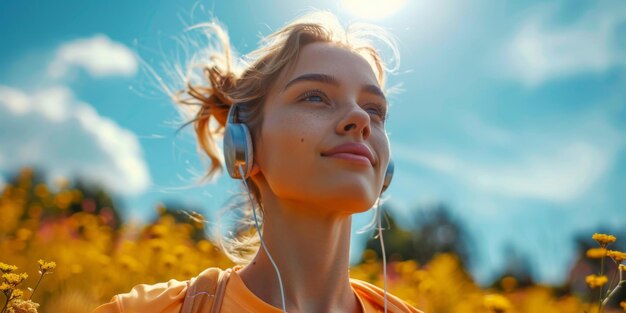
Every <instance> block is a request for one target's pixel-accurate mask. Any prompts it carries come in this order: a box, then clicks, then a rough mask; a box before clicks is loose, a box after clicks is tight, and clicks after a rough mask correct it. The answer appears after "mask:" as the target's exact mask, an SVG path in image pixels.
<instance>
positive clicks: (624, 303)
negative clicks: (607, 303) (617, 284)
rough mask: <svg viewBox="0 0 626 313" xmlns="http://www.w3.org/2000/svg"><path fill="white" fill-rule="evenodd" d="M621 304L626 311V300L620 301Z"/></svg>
mask: <svg viewBox="0 0 626 313" xmlns="http://www.w3.org/2000/svg"><path fill="white" fill-rule="evenodd" d="M619 306H621V307H622V309H624V311H625V312H626V301H622V302H620V303H619Z"/></svg>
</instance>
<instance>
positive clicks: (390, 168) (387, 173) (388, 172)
mask: <svg viewBox="0 0 626 313" xmlns="http://www.w3.org/2000/svg"><path fill="white" fill-rule="evenodd" d="M393 170H394V164H393V160H392V159H390V160H389V164H388V165H387V170H386V171H385V180H384V181H383V189H382V190H381V191H380V193H381V194H382V193H383V192H385V190H387V188H388V187H389V185H391V179H392V178H393Z"/></svg>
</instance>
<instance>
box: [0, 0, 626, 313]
mask: <svg viewBox="0 0 626 313" xmlns="http://www.w3.org/2000/svg"><path fill="white" fill-rule="evenodd" d="M308 8H316V9H322V10H328V11H331V12H333V13H335V14H336V15H338V16H339V17H340V19H341V20H342V21H344V22H346V23H348V22H351V21H366V22H372V23H375V24H378V25H380V26H383V27H385V28H387V29H388V30H389V31H390V32H391V33H392V34H393V35H394V36H395V37H396V38H397V40H398V43H399V49H400V55H401V59H400V60H399V70H398V71H397V72H396V73H394V74H393V75H391V76H389V78H388V86H387V87H388V88H389V89H390V90H392V91H393V92H392V93H391V96H390V98H391V105H392V107H391V110H390V119H389V121H388V124H387V129H388V132H389V135H390V140H391V147H392V156H393V158H394V160H395V162H396V172H395V176H394V181H393V183H392V185H391V187H390V189H389V190H388V191H387V196H388V198H389V200H388V201H387V202H386V204H385V209H386V212H387V214H388V216H389V221H388V222H389V224H390V225H391V226H392V227H391V230H390V231H388V232H387V233H386V235H385V236H386V237H385V238H386V240H387V241H388V242H389V244H390V246H391V247H392V248H389V249H390V253H389V254H390V255H389V256H390V257H392V258H395V260H398V261H399V260H414V261H415V262H417V264H418V266H419V264H426V263H428V262H429V261H431V260H432V259H433V258H434V257H435V256H437V255H439V254H440V253H450V254H452V255H456V256H458V257H459V260H460V264H462V265H461V266H462V268H463V269H464V270H466V271H467V273H468V275H469V278H468V279H470V280H471V281H473V282H475V283H476V284H477V285H479V286H481V287H482V288H488V287H489V286H493V285H494V284H498V283H499V282H500V281H501V279H502V278H503V277H514V278H515V279H516V281H518V282H525V283H526V284H545V285H550V286H568V288H571V284H572V282H573V281H574V278H575V277H577V276H576V275H579V276H580V275H582V276H580V277H583V281H584V275H583V274H589V272H590V270H589V268H590V267H589V266H590V265H585V264H586V263H585V261H584V260H583V258H582V257H583V256H584V253H585V251H586V249H587V248H589V247H591V246H592V245H593V241H592V240H591V234H593V233H594V232H607V233H612V234H615V235H617V237H618V242H617V245H618V247H622V248H623V247H624V245H623V244H621V245H620V241H619V238H620V237H621V238H626V210H625V209H626V207H625V205H626V204H625V203H626V150H625V149H624V144H625V139H626V131H625V130H626V2H623V1H617V0H616V1H582V0H574V1H565V0H562V1H515V2H513V1H510V2H494V1H448V0H444V1H412V0H395V1H385V2H383V1H350V0H344V1H304V0H298V1H229V2H227V1H196V0H194V1H175V2H174V1H150V2H148V1H142V2H140V1H106V2H104V1H62V2H45V1H2V2H0V40H1V42H2V46H3V49H0V190H2V189H5V188H7V187H8V186H20V185H19V184H20V181H22V182H23V181H24V180H28V181H30V182H31V183H29V184H27V187H24V188H26V189H24V190H30V191H32V195H33V197H35V196H42V195H44V194H45V193H44V192H43V191H42V188H44V187H40V188H39V193H37V190H36V187H37V186H45V189H46V192H48V193H52V194H55V195H57V196H58V194H59V193H60V192H62V191H63V190H78V191H80V195H81V196H80V197H79V196H76V194H74V196H75V197H74V196H72V195H66V196H65V198H64V199H60V200H59V199H57V198H58V197H57V198H55V199H54V201H52V200H51V201H52V202H49V203H47V204H45V203H44V204H45V205H44V204H42V205H41V206H40V209H39V211H37V210H35V214H34V215H33V214H31V213H32V212H31V211H28V208H27V207H26V208H25V209H24V210H22V211H19V214H18V213H15V216H16V219H19V220H22V221H23V220H27V219H28V218H29V216H30V218H33V217H34V218H38V219H41V217H42V216H44V217H45V216H47V215H46V214H51V216H62V215H63V216H67V215H68V214H70V215H71V214H74V213H77V212H88V213H97V214H100V215H102V216H105V218H101V219H100V220H99V221H100V222H103V223H105V224H106V225H109V226H110V227H114V228H115V227H119V226H120V225H140V224H150V223H154V221H157V220H158V218H159V216H163V214H165V213H164V212H166V211H167V212H175V211H176V210H187V211H197V212H200V213H202V214H203V215H205V216H206V218H207V220H209V221H213V220H214V218H215V214H216V212H217V211H218V210H219V209H220V208H222V207H224V206H225V205H226V204H227V200H228V199H229V198H230V197H231V196H232V195H233V194H234V193H236V192H238V191H240V189H239V185H238V184H237V183H236V182H233V181H231V179H230V178H228V177H225V176H221V177H219V178H218V179H217V180H215V181H214V182H211V183H209V184H205V185H198V184H197V181H198V180H199V179H200V178H201V177H202V175H203V174H204V170H205V168H206V163H203V161H202V160H201V158H200V157H199V154H198V153H197V150H196V147H195V142H194V137H193V136H192V134H191V132H192V129H191V128H186V129H185V130H183V131H181V132H179V133H177V132H176V130H177V129H178V127H179V126H181V125H182V123H183V120H182V119H181V117H180V116H179V114H178V112H177V111H176V109H175V107H174V105H172V103H171V101H170V100H169V98H168V97H167V95H166V94H164V93H163V91H162V89H161V87H160V85H159V82H158V81H157V80H156V79H155V75H154V73H156V74H157V75H159V76H161V77H163V78H164V79H165V81H166V82H168V83H169V82H171V83H176V81H174V80H172V79H171V76H170V74H171V69H172V68H174V67H175V66H176V65H177V64H184V62H185V61H186V59H187V58H188V57H189V56H190V55H191V54H192V53H193V52H194V51H193V49H191V48H192V46H190V42H191V44H197V45H200V46H202V45H203V44H206V41H203V38H202V36H201V34H197V33H193V32H189V31H186V28H187V27H188V26H190V25H194V24H197V23H202V22H207V21H210V20H212V19H217V20H218V21H220V22H221V23H222V24H223V25H224V26H226V28H227V29H228V32H229V35H230V38H231V42H232V44H233V46H234V48H235V49H236V50H237V52H238V53H239V54H240V55H245V54H246V53H248V52H250V51H252V50H253V49H254V48H256V47H257V44H258V41H259V39H260V38H261V37H262V36H264V35H267V34H270V33H271V32H272V31H273V30H276V29H277V28H279V27H280V26H282V25H284V24H285V23H287V22H288V21H290V20H292V19H293V18H295V17H297V16H298V15H300V14H302V13H303V12H305V11H306V9H308ZM392 61H398V60H392ZM152 71H154V72H152ZM24 186H26V185H24ZM28 186H30V187H28ZM28 188H30V189H28ZM28 195H30V193H29V194H28ZM5 196H6V190H5ZM22 196H25V197H26V196H27V195H22ZM85 199H90V200H89V201H85ZM29 201H30V200H29ZM57 201H60V202H57ZM63 201H65V202H63ZM28 203H30V202H28ZM21 205H24V203H22V204H21ZM155 208H156V209H155ZM31 209H32V208H31ZM2 210H3V211H2V212H0V213H2V215H4V216H5V224H6V225H8V222H7V221H8V218H7V214H8V210H9V209H8V207H7V206H6V205H5V206H4V207H2ZM42 210H43V212H44V213H41V211H42ZM68 210H69V211H68ZM28 212H30V213H28ZM37 212H39V213H40V214H39V215H38V214H36V213H37ZM46 212H48V213H46ZM50 212H56V213H54V214H53V213H50ZM29 214H30V215H29ZM42 214H43V215H42ZM55 214H56V215H55ZM9 216H10V214H9ZM371 217H372V216H371V212H369V213H364V214H361V215H358V216H355V220H354V230H355V233H354V234H353V238H352V250H351V262H352V264H353V265H355V266H357V265H359V264H362V263H363V262H365V261H364V260H365V259H364V257H363V256H364V254H363V251H364V249H366V248H369V250H368V251H370V250H371V251H378V250H377V249H379V248H378V247H377V245H376V244H375V241H374V242H373V241H371V240H370V239H371V234H370V233H365V234H356V230H358V229H360V228H362V227H363V226H365V225H366V224H367V223H368V222H369V220H370V219H371ZM107 223H108V224H107ZM6 225H5V226H3V227H4V229H2V231H3V232H4V233H3V235H2V236H3V237H2V238H4V239H6V238H13V237H11V236H17V235H16V234H17V231H18V230H19V229H20V228H19V227H18V226H15V225H14V226H12V227H13V228H11V227H10V226H6ZM16 225H17V224H16ZM38 225H39V224H38ZM209 225H210V224H209ZM38 227H41V225H39V226H38ZM620 235H621V236H620ZM194 236H202V235H197V234H196V235H194ZM2 247H3V246H0V249H2ZM5 248H6V247H5ZM7 249H8V248H7ZM5 252H6V250H4V252H2V251H0V255H3V256H2V258H5V257H6V254H5ZM365 255H366V256H367V253H366V254H365ZM378 255H380V254H378ZM32 257H33V258H36V256H32ZM50 257H51V258H54V257H55V256H54V255H50ZM6 258H10V257H6ZM35 260H36V259H35ZM0 261H3V260H2V259H0ZM578 272H580V273H578ZM577 273H578V274H577ZM583 285H584V283H583ZM439 311H441V312H444V310H443V309H440V310H439Z"/></svg>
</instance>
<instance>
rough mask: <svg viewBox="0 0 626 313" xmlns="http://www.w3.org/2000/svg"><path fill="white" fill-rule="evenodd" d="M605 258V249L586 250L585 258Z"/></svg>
mask: <svg viewBox="0 0 626 313" xmlns="http://www.w3.org/2000/svg"><path fill="white" fill-rule="evenodd" d="M604 256H606V249H605V248H591V249H589V250H587V257H588V258H590V259H600V258H602V257H604Z"/></svg>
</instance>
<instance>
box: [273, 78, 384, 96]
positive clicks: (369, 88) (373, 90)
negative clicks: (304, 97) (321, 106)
mask: <svg viewBox="0 0 626 313" xmlns="http://www.w3.org/2000/svg"><path fill="white" fill-rule="evenodd" d="M305 81H310V82H318V83H324V84H329V85H333V86H339V80H338V79H336V78H335V77H333V76H330V75H327V74H319V73H310V74H303V75H300V76H298V77H296V78H294V79H292V80H290V81H289V82H288V83H287V84H286V85H285V87H283V91H285V90H287V88H289V87H291V86H292V85H294V84H296V83H299V82H305ZM361 90H362V91H363V92H367V93H369V94H373V95H375V96H378V97H381V98H383V100H385V102H386V101H387V98H386V97H385V93H384V92H383V91H382V90H381V89H380V88H379V87H378V86H376V85H363V87H362V88H361Z"/></svg>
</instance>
